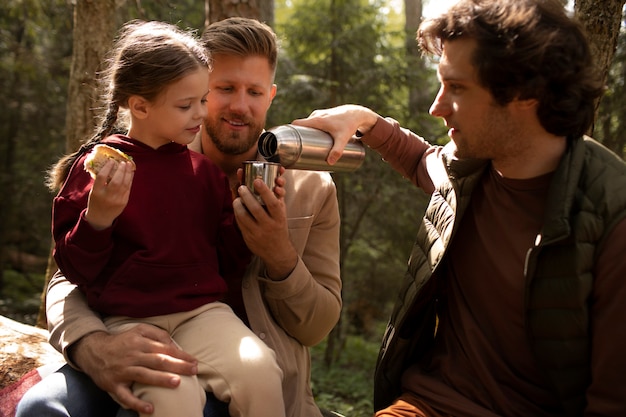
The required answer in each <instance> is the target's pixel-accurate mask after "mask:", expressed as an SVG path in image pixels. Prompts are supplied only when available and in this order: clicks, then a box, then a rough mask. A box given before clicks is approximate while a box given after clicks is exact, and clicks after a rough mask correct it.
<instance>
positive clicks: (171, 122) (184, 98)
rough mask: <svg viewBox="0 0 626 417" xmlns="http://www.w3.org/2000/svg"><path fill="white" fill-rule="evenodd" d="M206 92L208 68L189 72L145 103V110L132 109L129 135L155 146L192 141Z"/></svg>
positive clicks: (205, 109) (202, 112)
mask: <svg viewBox="0 0 626 417" xmlns="http://www.w3.org/2000/svg"><path fill="white" fill-rule="evenodd" d="M208 92H209V70H208V69H207V68H198V69H197V70H195V71H193V72H190V73H189V74H188V75H186V76H184V77H183V78H181V79H180V80H178V81H176V82H173V83H172V84H170V85H168V86H167V87H165V89H164V90H163V92H162V93H161V94H160V95H159V97H157V99H156V100H155V101H154V102H145V103H144V107H145V111H143V112H136V111H135V112H133V111H131V114H132V121H131V127H130V129H129V133H128V135H129V136H130V137H132V138H134V139H137V140H140V141H141V142H143V143H145V144H147V145H148V146H151V147H152V148H154V149H157V148H159V147H160V146H163V145H165V144H168V143H170V142H176V143H180V144H181V145H187V144H189V143H191V142H192V141H193V139H194V138H195V137H196V135H197V134H198V132H200V129H201V126H202V121H203V120H204V118H205V117H206V114H207V107H206V96H207V94H208ZM131 110H132V109H131Z"/></svg>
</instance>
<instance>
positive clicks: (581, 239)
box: [374, 137, 626, 416]
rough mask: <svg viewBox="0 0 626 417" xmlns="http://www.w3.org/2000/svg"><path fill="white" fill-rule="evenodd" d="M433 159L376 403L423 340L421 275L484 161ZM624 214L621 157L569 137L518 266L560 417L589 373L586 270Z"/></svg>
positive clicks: (426, 281)
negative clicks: (430, 186) (531, 242)
mask: <svg viewBox="0 0 626 417" xmlns="http://www.w3.org/2000/svg"><path fill="white" fill-rule="evenodd" d="M441 162H442V165H441V166H442V169H445V170H446V175H445V176H441V178H443V180H441V181H440V183H435V192H434V193H433V195H432V197H431V200H430V203H429V206H428V208H427V209H426V212H425V214H424V220H423V221H422V223H421V225H420V227H419V230H418V233H417V239H416V243H415V245H414V247H413V251H412V253H411V257H410V259H409V266H408V270H407V273H406V276H405V280H404V284H403V287H402V289H401V291H400V297H399V299H398V301H397V303H396V306H395V308H394V311H393V313H392V315H391V318H390V321H389V324H388V325H387V330H386V332H385V335H384V337H383V343H382V347H381V350H380V353H379V357H378V363H377V366H376V374H375V387H374V407H375V409H376V410H379V409H381V408H385V407H387V406H388V405H389V404H391V403H392V402H393V400H394V399H395V398H397V397H398V396H399V395H400V393H401V391H400V377H401V375H402V372H403V371H404V369H406V367H407V364H409V363H411V362H415V361H416V360H417V359H419V357H420V356H421V355H422V354H423V353H424V352H425V351H427V350H428V349H429V348H430V346H432V342H433V337H434V329H435V322H436V315H435V305H434V297H432V294H433V288H432V287H433V286H434V285H435V284H436V282H435V281H436V280H430V278H431V276H432V275H433V273H436V271H437V268H438V266H439V263H440V261H441V260H442V258H443V256H444V254H445V251H446V248H447V247H448V245H449V243H450V240H451V238H452V237H453V236H454V233H455V231H456V230H457V228H458V222H459V220H460V219H461V217H462V214H463V213H464V211H465V209H466V208H467V206H468V204H469V199H470V195H471V193H472V191H473V189H474V187H475V185H476V183H477V181H478V180H479V179H480V177H481V176H482V174H483V173H484V171H485V168H486V167H487V163H486V162H485V161H460V160H455V159H454V158H452V157H449V156H448V154H446V153H445V152H443V153H442V158H441ZM429 172H430V171H429ZM624 217H626V164H625V163H624V161H622V160H621V159H620V158H618V157H617V156H616V155H614V154H613V153H611V152H610V151H608V150H607V149H606V148H604V147H603V146H602V145H600V144H598V143H597V142H595V141H594V140H593V139H590V138H587V137H585V138H579V139H575V140H572V141H571V143H570V144H569V147H568V150H567V151H566V153H565V154H564V155H563V158H562V160H561V162H560V164H559V167H558V168H557V170H556V172H555V174H554V177H553V180H552V184H551V190H550V193H549V197H548V201H547V208H546V220H545V223H544V225H543V227H542V230H541V233H540V236H541V238H540V239H538V241H537V243H536V246H535V247H533V248H529V251H528V256H527V262H526V266H525V271H524V272H525V276H526V294H525V297H526V306H527V316H526V317H527V318H526V329H527V332H528V337H529V340H530V341H531V346H533V348H534V352H535V355H536V357H537V361H538V362H539V364H540V366H541V368H542V369H545V371H546V375H547V378H548V380H549V381H551V383H552V384H553V385H554V393H555V395H557V396H558V397H559V398H560V400H561V403H562V404H563V409H564V411H565V413H566V414H567V415H568V416H582V413H583V410H584V407H585V391H586V389H587V387H588V385H589V383H590V380H591V379H590V378H591V377H590V355H591V350H590V349H591V347H590V337H589V308H588V302H589V297H590V294H591V291H592V284H593V275H592V269H593V266H594V263H595V259H596V257H597V254H598V251H599V249H601V247H602V245H603V243H604V239H605V238H606V236H607V235H608V234H609V233H610V232H611V230H612V229H613V227H614V226H615V225H616V224H617V223H618V222H619V221H620V220H622V219H623V218H624Z"/></svg>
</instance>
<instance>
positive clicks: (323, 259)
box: [46, 170, 341, 417]
mask: <svg viewBox="0 0 626 417" xmlns="http://www.w3.org/2000/svg"><path fill="white" fill-rule="evenodd" d="M284 177H285V179H286V182H287V185H286V187H285V190H286V197H285V203H286V207H287V217H288V226H289V234H290V238H291V241H292V243H293V245H294V247H295V248H296V250H297V251H298V254H299V255H300V256H299V260H298V264H297V265H296V267H295V269H294V270H293V271H292V273H291V274H290V275H289V276H288V277H287V278H285V279H284V280H282V281H272V280H270V279H267V278H266V277H265V274H264V269H265V268H264V266H263V264H262V262H261V261H260V260H259V259H258V258H254V259H253V261H252V263H251V264H250V266H249V267H248V269H247V271H246V274H245V277H244V278H243V282H242V295H243V300H244V305H245V308H246V313H247V315H248V319H249V322H250V327H251V328H252V330H253V331H254V332H255V333H256V334H257V335H258V336H259V337H260V338H261V339H262V340H264V341H265V342H266V343H267V345H268V346H269V347H271V348H272V349H274V351H275V352H276V356H277V358H278V363H279V365H280V367H281V368H282V370H283V373H284V380H283V392H284V398H285V403H286V404H285V405H286V411H287V416H289V417H319V416H321V413H320V411H319V409H318V407H317V406H316V404H315V402H314V399H313V394H312V392H311V387H310V374H311V362H310V354H309V347H310V346H313V345H315V344H317V343H319V342H320V341H322V340H323V339H324V337H326V335H327V334H328V333H329V332H330V330H331V329H332V328H333V327H334V326H335V324H336V323H337V321H338V319H339V314H340V311H341V279H340V276H339V224H340V218H339V209H338V204H337V195H336V188H335V184H334V182H333V180H332V177H331V176H330V174H328V173H323V172H313V171H301V170H287V171H286V172H285V174H284ZM46 304H47V316H48V328H49V330H50V343H51V344H52V345H53V346H54V347H55V348H56V349H57V350H59V351H60V352H61V353H63V354H64V356H65V358H66V360H68V356H67V354H66V353H67V348H68V347H69V346H70V345H72V344H73V343H75V342H76V341H78V340H79V339H80V338H82V337H83V336H85V335H87V334H89V333H92V332H96V331H106V327H105V326H104V324H103V323H102V320H101V318H100V317H99V316H98V315H97V314H96V313H94V312H93V311H91V310H90V309H89V307H88V305H87V303H86V301H85V299H84V297H83V295H82V294H81V293H80V291H79V290H78V289H77V288H76V287H75V286H74V285H73V284H71V283H70V282H69V281H67V280H66V279H65V278H64V277H63V276H61V275H60V274H58V273H57V274H56V275H55V276H54V277H53V278H52V280H51V281H50V285H49V287H48V293H47V302H46ZM68 363H70V362H69V360H68ZM70 364H71V363H70ZM73 366H75V365H73Z"/></svg>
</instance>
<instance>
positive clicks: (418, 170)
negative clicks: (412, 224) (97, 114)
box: [361, 117, 447, 194]
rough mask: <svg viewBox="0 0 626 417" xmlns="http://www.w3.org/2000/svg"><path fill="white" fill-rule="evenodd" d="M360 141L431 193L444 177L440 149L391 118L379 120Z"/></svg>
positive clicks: (445, 175) (405, 176)
mask: <svg viewBox="0 0 626 417" xmlns="http://www.w3.org/2000/svg"><path fill="white" fill-rule="evenodd" d="M361 140H362V141H363V142H364V143H366V144H367V145H368V146H370V147H371V148H372V149H373V150H375V151H376V152H378V153H379V154H380V155H381V156H382V158H383V159H384V160H385V161H387V162H388V163H389V165H391V166H392V167H393V169H395V170H396V171H398V172H399V173H400V174H401V175H402V176H403V177H404V178H407V179H408V180H410V181H411V182H412V183H413V184H415V185H416V186H418V187H419V188H421V189H422V190H424V191H425V192H427V193H429V194H432V192H433V191H434V188H435V187H434V185H433V183H437V182H438V181H439V178H438V177H444V178H445V177H447V173H446V172H445V170H444V169H443V164H442V162H441V159H440V157H439V154H440V153H441V152H442V150H443V147H441V146H433V145H431V144H429V143H428V142H426V141H425V140H424V139H423V138H421V137H420V136H418V135H416V134H415V133H413V132H411V131H410V130H408V129H405V128H402V127H400V125H399V123H398V122H397V121H396V120H394V119H391V118H382V117H379V118H378V121H377V122H376V124H375V125H374V127H373V128H372V129H371V130H370V131H369V132H368V133H367V134H365V135H364V136H363V137H362V138H361Z"/></svg>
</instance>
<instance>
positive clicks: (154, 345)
mask: <svg viewBox="0 0 626 417" xmlns="http://www.w3.org/2000/svg"><path fill="white" fill-rule="evenodd" d="M46 310H47V316H48V327H49V329H50V343H51V344H52V346H54V347H55V348H56V349H57V350H59V351H60V352H61V353H63V355H64V356H65V358H66V360H67V361H68V363H69V364H70V365H72V366H73V367H75V368H77V369H80V370H82V371H83V372H85V373H86V374H87V375H89V377H91V378H92V379H93V381H94V382H95V383H96V385H98V387H100V388H101V389H103V390H104V391H107V392H109V393H110V394H111V395H112V396H113V398H115V399H116V400H117V401H118V402H120V404H122V405H123V406H124V407H127V408H131V409H134V410H136V411H141V412H145V413H151V412H152V405H151V404H150V403H147V402H145V401H142V400H140V399H139V398H137V397H135V396H134V395H133V394H132V392H131V390H130V386H131V385H132V384H133V383H134V382H141V383H144V384H149V385H158V386H163V387H176V386H177V385H178V384H179V383H180V377H179V376H178V375H179V374H180V375H193V374H195V373H196V372H197V362H196V360H195V359H194V358H193V357H192V356H190V355H188V354H186V353H185V352H183V351H182V350H180V349H179V348H178V347H177V346H176V345H175V344H174V343H173V341H172V340H171V338H170V337H169V335H168V334H167V332H165V331H163V330H161V329H157V328H156V327H153V326H148V325H138V326H136V327H134V328H133V329H131V330H129V331H126V332H123V333H119V334H116V335H112V334H109V333H108V331H107V329H106V327H105V326H104V323H103V322H102V320H101V319H100V317H99V316H98V315H97V314H96V313H94V312H93V311H92V310H91V309H89V307H88V305H87V303H86V301H85V298H84V296H83V295H82V293H81V292H80V291H79V290H78V288H77V287H76V286H75V285H73V284H71V283H70V282H69V281H67V280H66V279H65V277H63V275H61V273H60V272H57V273H56V274H55V275H54V276H53V278H52V279H51V281H50V285H49V286H48V292H47V296H46Z"/></svg>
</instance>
